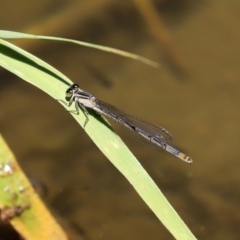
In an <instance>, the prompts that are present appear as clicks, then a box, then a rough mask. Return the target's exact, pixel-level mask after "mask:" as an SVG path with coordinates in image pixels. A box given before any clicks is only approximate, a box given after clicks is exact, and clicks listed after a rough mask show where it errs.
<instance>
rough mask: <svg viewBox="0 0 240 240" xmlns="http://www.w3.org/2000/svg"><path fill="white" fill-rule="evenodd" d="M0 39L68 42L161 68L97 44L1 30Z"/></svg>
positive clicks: (140, 58)
mask: <svg viewBox="0 0 240 240" xmlns="http://www.w3.org/2000/svg"><path fill="white" fill-rule="evenodd" d="M0 38H5V39H21V38H27V39H39V40H51V41H61V42H68V43H74V44H77V45H81V46H84V47H89V48H95V49H98V50H101V51H104V52H110V53H114V54H117V55H120V56H123V57H127V58H131V59H134V60H137V61H140V62H143V63H145V64H148V65H150V66H152V67H156V68H158V67H159V64H158V63H156V62H154V61H152V60H150V59H147V58H145V57H141V56H139V55H136V54H133V53H129V52H126V51H122V50H119V49H116V48H111V47H106V46H102V45H97V44H92V43H87V42H82V41H76V40H72V39H67V38H60V37H51V36H41V35H33V34H26V33H20V32H12V31H6V30H0Z"/></svg>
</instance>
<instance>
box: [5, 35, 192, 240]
mask: <svg viewBox="0 0 240 240" xmlns="http://www.w3.org/2000/svg"><path fill="white" fill-rule="evenodd" d="M17 34H18V33H17ZM3 35H4V33H3V32H2V33H1V31H0V36H1V38H3V37H4V36H3ZM7 37H9V36H7ZM13 37H14V34H12V38H13ZM16 37H17V38H18V37H19V36H18V35H17V36H16ZM31 38H33V36H32V35H31ZM36 38H37V37H36ZM56 40H57V39H56ZM59 41H61V39H59ZM0 65H2V66H3V67H4V68H6V69H8V70H9V71H11V72H12V73H14V74H16V75H17V76H19V77H20V78H22V79H24V80H26V81H28V82H29V83H31V84H33V85H35V86H37V87H38V88H40V89H41V90H43V91H45V92H46V93H48V94H49V95H50V96H51V97H52V98H53V99H62V100H64V98H65V91H66V89H67V87H68V86H69V85H70V84H72V83H71V81H70V80H69V79H67V77H65V76H64V75H63V74H61V73H60V72H59V71H57V70H56V69H54V68H53V67H51V66H50V65H48V64H47V63H45V62H43V61H42V60H40V59H38V58H37V57H35V56H33V55H31V54H29V53H28V52H26V51H24V50H22V49H20V48H18V47H16V46H14V45H12V44H10V43H8V42H6V41H4V40H1V39H0ZM33 101H34V99H33ZM63 106H64V107H65V108H67V110H70V109H69V108H68V107H66V106H65V105H63ZM71 110H75V109H74V106H73V107H72V108H71ZM52 117H53V118H54V116H52ZM73 117H74V118H75V119H76V120H77V121H78V122H79V124H80V125H82V126H83V124H84V122H85V116H84V114H79V115H76V114H73ZM85 131H86V132H87V134H88V135H89V136H90V137H91V138H92V140H93V141H94V143H95V144H96V145H97V146H98V147H99V149H100V150H101V151H102V152H103V153H104V155H105V156H106V157H107V158H108V159H109V160H110V161H111V162H112V164H114V166H115V167H116V168H117V169H118V170H119V171H120V172H121V173H122V174H123V175H124V176H125V177H126V178H127V179H128V181H129V182H130V183H131V184H132V185H133V187H134V188H135V190H136V191H137V192H138V193H139V195H140V196H141V197H142V198H143V200H144V201H145V202H146V204H147V205H148V206H149V207H150V208H151V209H152V211H153V212H154V213H155V214H156V216H157V217H158V218H159V220H160V221H161V222H162V223H163V224H164V225H165V227H166V228H167V229H168V230H169V231H170V232H171V234H172V235H173V236H174V237H175V238H176V239H179V240H183V239H184V240H193V239H196V238H195V237H194V236H193V234H192V233H191V232H190V230H189V229H188V228H187V226H186V225H185V224H184V222H183V221H182V220H181V218H180V217H179V216H178V214H177V213H176V212H175V211H174V209H173V208H172V207H171V205H170V204H169V203H168V201H167V200H166V198H165V197H164V196H163V194H162V193H161V191H160V190H159V189H158V187H157V186H156V184H155V183H154V182H153V180H152V179H151V178H150V177H149V175H148V174H147V172H146V171H145V170H144V169H143V168H142V166H141V165H140V163H139V162H138V161H137V159H136V158H135V157H134V156H133V155H132V153H131V152H130V151H129V150H128V148H127V147H126V146H125V144H124V143H123V142H122V141H121V139H120V138H119V137H118V136H117V135H116V134H115V133H114V132H113V131H112V130H111V129H110V128H109V127H107V126H106V125H105V124H103V123H102V122H101V121H99V120H98V119H97V118H96V117H93V116H89V122H88V124H87V126H86V127H85ZM103 136H104V137H103ZM63 137H64V136H63ZM79 147H81V146H79ZM66 151H67V149H66ZM0 197H1V196H0Z"/></svg>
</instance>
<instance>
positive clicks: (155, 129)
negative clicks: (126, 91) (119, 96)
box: [66, 84, 192, 163]
mask: <svg viewBox="0 0 240 240" xmlns="http://www.w3.org/2000/svg"><path fill="white" fill-rule="evenodd" d="M66 97H68V99H69V102H68V106H71V105H72V103H73V102H74V103H75V107H76V111H77V112H79V110H80V109H82V110H83V112H84V114H85V116H86V121H85V123H84V126H86V124H87V122H88V120H89V119H88V114H89V113H88V111H87V108H91V109H93V110H95V111H96V112H98V113H100V114H104V115H106V116H108V117H110V118H112V119H114V120H115V121H117V122H118V123H119V124H121V125H122V126H124V127H126V128H128V129H129V130H130V131H133V132H134V133H136V134H138V135H139V136H140V137H141V138H142V139H143V140H144V141H145V142H147V143H149V144H151V145H152V146H154V147H155V148H159V149H165V150H166V151H168V152H169V153H171V154H173V155H174V156H176V157H178V158H179V159H181V160H183V161H184V162H187V163H192V159H191V158H190V157H189V156H187V155H186V154H184V153H182V152H180V151H179V150H177V149H175V148H173V147H172V146H170V145H168V144H167V141H168V140H172V138H173V137H172V135H171V134H170V133H169V132H168V131H167V130H166V129H164V128H162V127H160V126H156V125H153V124H151V123H148V122H145V121H144V120H142V119H140V118H137V117H134V116H132V115H129V114H127V113H126V112H124V111H122V110H120V109H117V108H116V107H113V106H111V105H110V104H108V103H105V102H103V101H101V100H98V99H97V98H95V97H94V96H93V95H92V94H90V93H88V92H85V91H82V90H81V89H80V88H79V87H78V85H77V84H73V85H72V86H71V87H69V88H68V89H67V91H66Z"/></svg>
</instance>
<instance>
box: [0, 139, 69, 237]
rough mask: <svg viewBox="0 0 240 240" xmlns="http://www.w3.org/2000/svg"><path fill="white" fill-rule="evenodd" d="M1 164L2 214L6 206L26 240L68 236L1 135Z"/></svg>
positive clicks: (14, 225) (12, 220)
mask: <svg viewBox="0 0 240 240" xmlns="http://www.w3.org/2000/svg"><path fill="white" fill-rule="evenodd" d="M0 166H1V168H0V209H1V216H3V212H4V211H5V210H6V214H4V215H5V218H6V219H8V218H9V219H8V220H10V223H11V225H12V226H13V227H14V228H15V229H16V230H17V231H18V233H19V234H20V235H21V236H22V237H24V239H26V240H30V239H34V240H43V239H48V240H67V239H68V238H67V236H66V234H65V233H64V232H63V230H62V229H61V228H60V226H59V225H58V224H57V222H56V221H55V220H54V218H53V217H52V216H51V214H50V213H49V211H48V210H47V208H46V207H45V206H44V204H43V203H42V201H41V199H40V198H39V197H38V195H37V194H36V192H35V191H34V189H33V187H32V186H31V184H30V182H29V181H28V179H27V177H26V176H25V175H24V173H23V171H22V170H21V168H20V167H19V165H18V163H17V161H16V159H15V158H14V156H13V154H12V153H11V151H10V149H9V148H8V146H7V145H6V143H5V142H4V140H3V138H2V137H1V135H0ZM10 209H12V211H9V210H10ZM15 209H16V214H17V216H16V217H14V212H15V211H14V210H15ZM2 220H3V219H2Z"/></svg>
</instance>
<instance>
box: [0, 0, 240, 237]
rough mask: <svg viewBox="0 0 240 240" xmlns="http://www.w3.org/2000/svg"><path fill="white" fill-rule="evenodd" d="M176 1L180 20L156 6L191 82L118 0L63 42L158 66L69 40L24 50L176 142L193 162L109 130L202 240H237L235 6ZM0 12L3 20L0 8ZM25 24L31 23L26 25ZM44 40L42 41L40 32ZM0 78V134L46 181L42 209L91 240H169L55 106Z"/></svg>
mask: <svg viewBox="0 0 240 240" xmlns="http://www.w3.org/2000/svg"><path fill="white" fill-rule="evenodd" d="M10 2H11V1H10ZM83 2H84V1H83ZM106 2H107V1H103V5H104V4H107V3H106ZM29 4H30V3H29ZM41 4H42V5H41V6H42V7H39V8H38V9H39V11H42V12H44V9H48V12H51V11H52V10H51V9H52V7H53V6H55V5H54V1H51V4H50V3H49V1H45V2H44V1H42V2H41ZM184 4H185V5H184V7H185V11H183V8H180V9H179V11H182V12H181V14H179V15H178V14H177V10H176V9H178V8H175V10H174V12H173V11H171V8H166V7H165V8H161V5H160V3H159V8H160V10H161V14H162V17H163V20H164V21H165V23H166V26H167V27H168V31H169V33H171V36H172V38H173V40H174V42H175V47H176V48H177V49H178V50H179V52H181V58H182V60H183V61H184V62H185V63H186V65H187V69H188V75H189V77H188V79H186V80H185V81H183V80H180V79H178V78H177V76H176V75H175V74H173V73H172V72H171V70H170V68H168V66H167V64H166V63H165V62H164V59H163V58H162V54H161V46H159V45H158V43H157V42H156V41H155V40H154V39H153V38H152V37H151V35H150V33H149V32H148V29H147V27H146V25H145V24H144V22H143V20H142V19H141V18H140V15H139V14H138V12H137V11H136V10H134V7H133V5H132V6H130V5H129V4H126V5H124V4H122V5H121V4H120V3H119V6H117V4H116V3H115V4H113V5H115V7H112V8H109V9H105V10H103V12H104V11H106V14H105V15H104V14H103V15H102V14H100V15H97V16H95V15H94V16H95V17H93V14H91V15H90V14H89V16H88V19H90V20H91V19H92V20H91V21H90V20H88V21H87V22H88V24H89V25H88V27H89V32H90V34H89V35H88V31H87V30H88V29H86V28H83V27H81V26H82V25H81V24H83V23H82V22H81V21H80V20H79V22H77V23H76V25H79V28H80V29H85V31H78V35H76V34H73V32H71V30H69V31H70V33H71V34H69V31H66V33H65V32H62V33H61V34H58V36H68V37H72V38H76V39H77V38H78V39H80V40H83V38H85V39H84V40H89V39H90V40H91V42H94V43H100V44H104V45H108V46H114V47H117V48H121V49H124V50H129V51H131V52H134V53H138V54H141V55H143V56H146V57H148V58H150V59H153V60H156V61H159V62H160V63H161V68H160V69H158V70H156V69H153V68H151V67H148V66H145V65H144V64H141V63H138V62H135V61H132V60H129V59H124V58H122V57H117V56H114V55H111V54H107V53H102V52H99V51H96V50H89V49H85V48H82V47H76V46H71V45H66V44H56V45H55V44H54V43H51V44H49V43H48V44H47V45H46V46H44V45H43V42H41V44H42V45H41V47H38V48H37V49H35V48H34V46H35V45H34V44H33V43H31V44H32V45H31V49H32V52H35V53H36V54H37V55H38V56H39V57H42V58H43V59H44V60H46V61H48V62H49V63H51V64H53V65H54V66H55V67H57V68H58V69H59V70H60V71H62V72H63V73H64V74H66V75H67V76H68V77H70V78H71V79H72V80H73V81H74V82H77V83H78V84H79V85H80V87H81V88H82V89H84V90H86V91H88V92H91V93H92V94H94V95H95V96H96V97H98V98H99V99H102V100H104V101H106V102H109V103H111V104H113V105H114V106H117V107H119V108H120V109H124V110H126V111H127V112H131V113H132V114H134V115H136V116H139V117H142V118H143V119H146V120H147V121H149V122H152V123H155V124H159V125H160V126H163V127H165V128H166V129H168V130H170V132H171V133H172V134H173V136H174V142H173V143H174V144H175V145H174V144H173V145H174V146H175V147H177V148H178V149H180V150H182V151H183V152H186V153H187V154H188V155H189V156H191V157H192V158H193V159H194V162H193V164H192V165H191V166H189V165H186V164H184V163H182V162H181V161H177V160H176V159H174V158H173V157H172V156H170V155H169V154H167V153H165V152H164V151H156V150H155V149H151V148H149V147H148V146H145V145H143V144H141V143H139V142H138V141H135V139H133V138H132V137H131V136H130V137H129V136H128V135H127V134H126V135H125V132H124V131H122V129H121V128H119V127H118V126H117V125H115V124H114V123H113V125H114V129H116V132H118V133H119V134H120V136H121V137H123V139H124V141H125V142H126V143H127V144H128V145H129V147H130V149H131V150H132V151H133V153H134V154H135V155H136V156H137V157H138V159H139V160H140V161H141V163H142V164H143V166H144V167H145V168H146V169H147V171H148V172H149V174H150V175H151V176H152V177H153V179H154V180H155V181H156V183H157V184H158V186H159V187H160V188H161V189H162V190H163V192H164V194H165V195H166V197H167V198H168V199H169V201H170V202H171V204H172V205H173V206H174V208H175V209H176V210H177V212H178V213H179V214H180V216H181V217H182V218H183V219H184V221H185V222H186V224H187V225H188V226H189V227H190V229H191V230H192V231H193V233H194V234H195V235H196V236H197V237H198V238H199V239H200V238H201V239H211V240H212V239H218V240H219V239H228V240H231V239H238V238H239V237H238V236H239V235H240V231H239V227H238V225H239V220H240V217H239V216H240V213H239V197H240V191H239V187H238V186H239V181H240V180H239V169H240V161H239V157H240V151H239V147H238V143H239V136H240V134H239V133H240V125H239V122H240V113H239V111H238V109H239V106H238V105H239V89H240V81H239V77H240V70H239V61H240V59H239V56H240V53H239V42H240V33H239V31H237V29H238V22H239V11H237V9H240V2H229V1H228V2H227V1H223V0H220V1H217V2H216V3H215V2H207V1H206V2H202V3H201V4H200V3H198V5H194V6H193V5H188V1H185V2H184ZM110 5H111V4H110ZM104 6H105V5H104ZM116 6H117V7H116ZM30 7H31V6H29V8H30ZM61 7H63V5H61ZM65 7H66V8H67V6H65ZM85 7H86V6H85ZM5 8H7V6H5ZM16 8H17V6H16ZM25 9H27V8H24V10H25ZM50 10H51V11H50ZM0 11H1V13H3V12H4V6H3V7H2V8H1V10H0ZM5 11H6V9H5ZM11 11H13V10H11ZM34 11H37V10H36V9H33V12H34ZM79 11H81V10H79ZM89 11H90V10H89ZM6 12H8V16H10V15H11V14H14V13H11V12H9V11H6ZM63 12H64V11H63ZM95 12H96V11H93V13H95ZM98 12H101V11H98ZM54 14H56V12H52V15H54ZM23 15H26V13H24V12H22V13H21V14H20V13H19V23H18V21H16V20H14V23H10V22H6V26H5V29H7V28H10V27H11V26H15V27H14V30H19V31H20V30H22V28H21V27H22V26H23V25H24V24H26V22H24V21H25V20H24V19H23V23H22V24H23V25H21V21H20V20H21V19H22V18H21V16H23ZM43 15H44V16H46V14H43ZM37 16H39V18H40V16H41V14H37ZM90 16H92V17H90ZM173 16H174V17H173ZM1 17H2V18H4V14H2V15H1ZM26 17H27V16H26ZM85 17H86V16H85ZM5 18H6V16H5ZM28 18H29V19H28V21H27V22H31V21H30V20H31V19H32V17H31V16H28ZM131 20H132V21H131ZM59 21H60V20H59ZM2 22H4V21H2ZM17 24H19V25H17ZM20 26H21V27H20ZM11 29H13V28H11ZM63 29H65V28H63ZM72 29H74V28H72ZM95 29H97V30H96V34H95V35H93V34H92V33H93V32H94V31H95ZM98 30H99V31H98ZM100 30H101V31H100ZM41 34H45V32H44V29H43V30H42V32H41ZM51 35H54V33H52V34H51ZM83 35H84V36H83ZM90 40H89V41H90ZM21 44H22V43H21ZM36 44H39V43H36ZM38 46H39V45H38ZM25 47H26V48H27V45H26V46H25ZM46 50H47V51H46ZM85 61H86V62H87V63H89V66H90V68H91V69H97V73H99V72H101V73H103V76H104V77H106V79H109V81H111V86H112V87H111V88H106V87H104V86H102V84H99V83H98V82H96V81H95V80H94V79H95V78H96V71H95V74H92V72H91V71H89V70H90V69H89V67H86V64H84V63H83V64H81V63H82V62H85ZM79 62H80V64H79ZM0 79H1V81H0V101H1V108H0V123H1V125H0V128H1V129H0V130H1V133H2V134H3V136H4V137H5V138H6V140H7V141H8V143H9V145H10V146H11V148H12V150H13V152H15V154H16V156H17V157H18V159H19V160H20V163H21V165H22V166H23V168H24V169H25V170H26V172H27V173H28V174H30V175H31V176H33V177H35V178H36V179H39V180H40V181H41V179H42V180H43V182H44V183H45V184H47V186H48V196H47V197H46V201H48V202H49V203H50V204H52V207H53V208H54V209H55V211H59V212H60V213H61V214H62V216H64V217H65V218H67V219H69V220H70V221H71V222H74V224H76V225H77V226H79V227H80V228H81V229H84V232H85V233H86V236H87V237H89V238H90V239H99V238H100V239H101V238H103V239H133V238H137V239H158V238H159V237H160V236H161V237H162V238H163V239H172V237H171V236H170V234H169V233H168V232H167V231H166V230H165V228H164V227H163V226H162V224H160V223H159V221H158V220H157V219H156V217H155V216H154V215H153V214H152V213H151V211H150V210H149V209H148V207H147V206H146V205H145V204H144V203H143V201H142V200H141V199H140V198H139V196H138V195H137V193H136V192H135V191H134V190H133V189H132V187H131V186H130V184H128V183H127V181H126V180H125V179H124V178H123V176H122V175H121V174H119V172H118V171H117V170H116V169H115V168H114V167H113V166H112V165H111V163H109V162H108V160H107V159H106V158H105V157H104V156H103V155H102V154H101V152H100V151H99V150H98V149H97V148H96V146H94V144H93V143H92V142H91V140H90V139H89V138H88V136H87V135H86V134H85V132H84V130H82V129H80V128H79V127H78V125H77V123H75V121H74V120H73V119H72V117H71V116H70V115H69V114H68V113H67V112H66V111H65V110H63V108H62V107H61V106H60V105H59V104H58V102H57V101H54V100H52V99H50V98H49V97H48V96H47V95H46V94H45V93H42V92H40V91H39V90H38V89H36V88H34V87H33V86H30V85H29V84H27V83H25V82H23V81H21V80H19V79H17V78H16V77H15V76H13V75H11V74H9V73H6V72H4V71H3V70H1V73H0ZM64 95H65V93H63V97H64ZM103 137H104V136H103ZM119 229H121V231H119Z"/></svg>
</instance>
